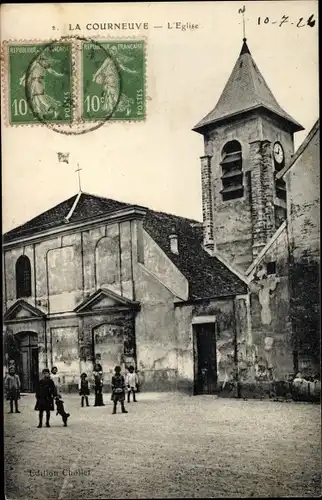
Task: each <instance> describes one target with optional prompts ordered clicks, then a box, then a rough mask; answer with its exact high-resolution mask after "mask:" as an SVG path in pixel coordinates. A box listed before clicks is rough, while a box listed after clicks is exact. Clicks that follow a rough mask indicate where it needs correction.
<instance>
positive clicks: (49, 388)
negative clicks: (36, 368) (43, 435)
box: [35, 368, 57, 428]
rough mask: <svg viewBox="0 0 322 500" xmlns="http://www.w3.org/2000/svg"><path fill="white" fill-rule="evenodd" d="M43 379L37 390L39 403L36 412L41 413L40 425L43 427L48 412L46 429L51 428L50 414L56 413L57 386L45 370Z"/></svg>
mask: <svg viewBox="0 0 322 500" xmlns="http://www.w3.org/2000/svg"><path fill="white" fill-rule="evenodd" d="M42 375H43V378H42V379H40V380H39V383H38V387H37V390H36V399H37V403H36V406H35V410H36V411H39V425H38V427H39V428H40V427H42V421H43V415H44V411H45V412H46V427H50V424H49V421H50V412H51V411H54V397H56V396H57V392H56V386H55V384H54V382H53V380H51V378H50V371H49V369H48V368H44V369H43V371H42Z"/></svg>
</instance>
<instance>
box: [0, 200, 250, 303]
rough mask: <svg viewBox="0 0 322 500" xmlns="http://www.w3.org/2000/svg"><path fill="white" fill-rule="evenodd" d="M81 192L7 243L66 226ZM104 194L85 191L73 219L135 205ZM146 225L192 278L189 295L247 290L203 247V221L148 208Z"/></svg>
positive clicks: (11, 236)
mask: <svg viewBox="0 0 322 500" xmlns="http://www.w3.org/2000/svg"><path fill="white" fill-rule="evenodd" d="M76 198H77V195H75V196H73V197H71V198H69V199H68V200H65V201H63V202H62V203H59V204H58V205H56V206H55V207H53V208H51V209H49V210H47V211H46V212H44V213H42V214H40V215H38V216H37V217H35V218H33V219H31V220H30V221H28V222H26V223H25V224H22V225H21V226H19V227H17V228H15V229H13V230H12V231H9V232H7V233H6V234H5V235H4V243H9V242H14V241H15V240H16V239H20V238H24V237H28V236H34V235H37V234H38V233H39V235H41V233H42V232H43V231H45V230H47V229H55V228H57V229H58V228H61V227H63V226H66V216H67V214H69V213H70V211H71V209H72V207H73V206H74V203H75V200H76ZM131 206H133V205H131V204H129V203H123V202H119V201H115V200H111V199H108V198H103V197H100V196H93V195H91V194H87V193H82V194H81V196H80V197H79V200H78V203H77V205H76V206H74V210H73V212H72V215H71V217H70V219H69V221H70V222H81V221H84V222H85V221H89V220H91V219H95V217H97V216H102V215H107V214H109V213H112V212H114V213H115V212H117V211H118V210H122V209H124V208H128V207H131ZM145 210H146V214H145V216H144V219H143V227H144V229H145V230H146V231H147V233H148V234H149V235H150V236H151V237H152V238H153V239H154V241H155V242H156V243H157V244H158V245H159V247H160V248H161V249H162V250H163V251H164V253H165V254H166V255H167V256H168V258H169V259H170V260H171V261H172V262H173V263H174V264H175V266H176V267H177V268H178V269H179V270H180V271H181V273H182V274H183V275H184V276H185V277H186V278H187V280H188V282H189V299H197V298H207V297H209V298H210V297H222V296H229V295H236V294H243V293H246V292H247V286H246V284H245V283H244V282H243V281H242V280H241V279H240V278H239V277H238V276H237V275H235V274H234V273H233V272H232V271H231V270H229V269H228V268H227V267H226V266H225V265H224V264H223V263H222V262H220V261H219V260H218V259H217V258H216V257H211V256H210V255H209V254H208V253H207V252H206V251H205V250H204V248H203V247H202V231H201V227H200V222H198V221H194V220H192V219H187V218H184V217H179V216H177V215H171V214H167V213H164V212H156V211H154V210H150V209H146V208H145ZM173 232H175V233H176V234H177V235H178V248H179V254H178V255H177V254H173V253H172V251H171V249H170V238H169V237H170V235H171V234H173Z"/></svg>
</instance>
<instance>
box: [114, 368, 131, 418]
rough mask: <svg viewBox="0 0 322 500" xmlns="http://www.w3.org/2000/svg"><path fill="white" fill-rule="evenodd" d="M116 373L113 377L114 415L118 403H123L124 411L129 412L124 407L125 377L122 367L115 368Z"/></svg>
mask: <svg viewBox="0 0 322 500" xmlns="http://www.w3.org/2000/svg"><path fill="white" fill-rule="evenodd" d="M114 372H115V375H113V377H112V397H113V402H114V406H113V415H114V414H115V413H116V407H117V403H118V402H120V403H121V409H122V413H128V412H127V411H126V409H125V407H124V401H125V379H124V377H123V375H121V367H120V366H116V367H115V368H114Z"/></svg>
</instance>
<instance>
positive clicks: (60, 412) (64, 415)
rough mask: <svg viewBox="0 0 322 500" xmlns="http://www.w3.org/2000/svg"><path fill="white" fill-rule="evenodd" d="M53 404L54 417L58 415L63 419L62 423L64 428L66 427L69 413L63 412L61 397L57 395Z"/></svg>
mask: <svg viewBox="0 0 322 500" xmlns="http://www.w3.org/2000/svg"><path fill="white" fill-rule="evenodd" d="M55 403H56V410H57V411H56V415H60V416H61V417H62V419H63V422H64V427H67V419H68V417H70V413H66V412H65V408H64V401H63V400H62V398H61V396H59V395H57V396H56V397H55Z"/></svg>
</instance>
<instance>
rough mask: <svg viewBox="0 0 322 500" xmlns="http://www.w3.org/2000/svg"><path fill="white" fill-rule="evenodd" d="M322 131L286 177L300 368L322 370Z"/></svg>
mask: <svg viewBox="0 0 322 500" xmlns="http://www.w3.org/2000/svg"><path fill="white" fill-rule="evenodd" d="M319 158H320V137H319V129H317V130H316V132H315V134H314V135H313V137H312V138H311V141H310V142H309V144H308V145H307V147H306V148H305V149H304V151H303V153H302V154H301V155H300V156H299V158H298V159H297V160H296V161H295V163H294V164H293V165H292V166H291V168H290V170H289V171H288V172H287V173H286V175H285V180H286V184H287V191H288V206H287V208H288V227H289V237H290V257H291V259H290V276H291V280H290V283H291V307H292V323H293V334H294V343H295V351H296V355H297V360H296V361H297V368H298V369H299V370H300V371H302V372H303V374H307V375H312V372H316V371H317V372H319V370H320V160H319Z"/></svg>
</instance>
